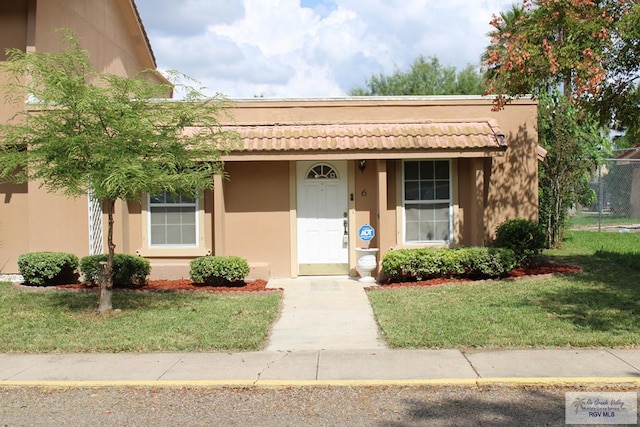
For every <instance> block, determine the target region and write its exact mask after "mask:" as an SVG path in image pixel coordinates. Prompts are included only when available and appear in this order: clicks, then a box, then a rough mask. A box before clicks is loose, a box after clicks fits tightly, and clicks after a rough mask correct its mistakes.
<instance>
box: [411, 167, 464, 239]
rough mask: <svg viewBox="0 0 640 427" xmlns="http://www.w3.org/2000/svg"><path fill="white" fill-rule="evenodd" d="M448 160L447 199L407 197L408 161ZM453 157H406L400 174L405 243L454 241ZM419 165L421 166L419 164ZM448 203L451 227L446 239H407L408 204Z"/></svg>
mask: <svg viewBox="0 0 640 427" xmlns="http://www.w3.org/2000/svg"><path fill="white" fill-rule="evenodd" d="M439 161H446V162H448V174H449V175H448V178H447V181H448V183H449V194H448V198H447V199H434V200H407V199H406V194H405V190H406V185H405V184H406V183H405V167H406V163H407V162H434V166H435V162H439ZM452 163H453V162H452V161H451V159H406V160H403V161H402V168H401V171H400V173H401V175H400V187H401V190H400V191H401V200H402V242H403V244H404V245H421V244H451V243H452V242H453V228H454V203H453V202H454V200H453V198H454V197H453V196H454V195H453V187H454V182H453V181H454V180H453V165H452ZM418 167H419V166H418ZM444 203H447V204H448V216H449V227H448V236H447V239H445V240H407V215H406V205H407V204H412V205H415V204H418V205H436V204H444Z"/></svg>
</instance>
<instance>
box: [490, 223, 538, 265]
mask: <svg viewBox="0 0 640 427" xmlns="http://www.w3.org/2000/svg"><path fill="white" fill-rule="evenodd" d="M494 244H495V246H497V247H499V248H507V249H511V250H512V251H513V252H514V254H515V255H516V262H517V263H518V265H530V264H532V263H533V262H534V261H535V259H536V257H537V256H538V255H539V254H540V253H541V252H542V250H543V249H544V248H545V245H546V234H545V232H544V230H543V229H542V227H541V226H540V224H538V222H536V221H531V220H528V219H523V218H516V219H510V220H507V221H505V222H503V223H501V224H500V225H498V228H497V229H496V240H495V242H494Z"/></svg>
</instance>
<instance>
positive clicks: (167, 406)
mask: <svg viewBox="0 0 640 427" xmlns="http://www.w3.org/2000/svg"><path fill="white" fill-rule="evenodd" d="M571 390H575V389H564V388H543V387H517V388H515V387H495V386H494V387H424V386H412V387H396V386H377V387H284V388H261V387H249V388H178V387H175V388H171V387H159V388H148V387H145V388H140V387H121V388H118V387H104V388H89V387H83V388H51V387H47V388H37V387H5V388H0V425H3V426H85V425H92V426H133V425H135V426H168V425H184V426H211V425H220V426H223V425H224V426H264V427H268V426H303V425H304V426H423V425H428V426H463V427H464V426H561V425H564V424H565V397H564V395H565V392H566V391H571Z"/></svg>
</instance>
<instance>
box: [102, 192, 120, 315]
mask: <svg viewBox="0 0 640 427" xmlns="http://www.w3.org/2000/svg"><path fill="white" fill-rule="evenodd" d="M105 204H106V207H107V216H108V218H109V221H108V222H109V226H108V228H107V242H108V244H107V246H108V248H109V255H108V256H107V262H101V263H100V301H99V302H98V313H99V314H107V313H109V312H111V311H112V310H113V305H112V303H111V296H112V294H113V254H114V252H115V248H116V245H114V244H113V212H114V208H115V200H106V202H105Z"/></svg>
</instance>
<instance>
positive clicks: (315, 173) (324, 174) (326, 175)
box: [307, 163, 339, 179]
mask: <svg viewBox="0 0 640 427" xmlns="http://www.w3.org/2000/svg"><path fill="white" fill-rule="evenodd" d="M307 179H339V176H338V172H337V171H336V170H335V169H334V168H333V166H330V165H327V164H325V163H320V164H318V165H315V166H313V167H312V168H311V169H309V172H307Z"/></svg>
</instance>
